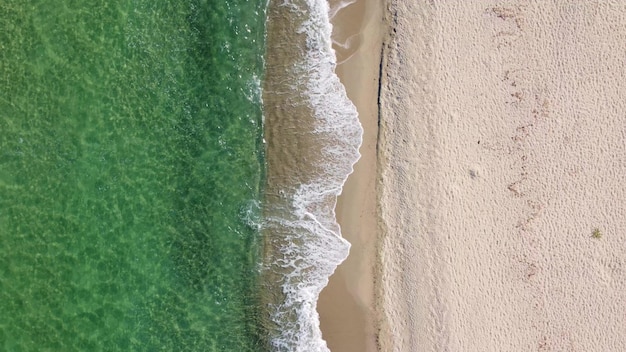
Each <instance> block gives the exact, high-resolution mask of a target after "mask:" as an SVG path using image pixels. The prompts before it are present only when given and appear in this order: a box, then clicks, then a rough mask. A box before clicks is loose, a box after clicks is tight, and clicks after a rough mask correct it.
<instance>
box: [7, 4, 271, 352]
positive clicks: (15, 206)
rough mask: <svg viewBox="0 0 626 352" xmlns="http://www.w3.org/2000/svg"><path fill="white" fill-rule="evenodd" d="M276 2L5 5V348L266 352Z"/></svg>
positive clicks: (28, 349)
mask: <svg viewBox="0 0 626 352" xmlns="http://www.w3.org/2000/svg"><path fill="white" fill-rule="evenodd" d="M264 6H265V3H264V2H263V1H248V2H239V3H234V2H223V1H181V2H176V3H170V2H165V1H129V0H117V1H106V2H105V1H80V2H76V1H69V0H68V1H55V2H49V1H41V2H39V1H28V2H26V1H21V0H20V1H3V2H2V4H0V19H1V20H0V48H1V50H0V311H2V314H0V349H1V350H5V351H36V350H39V351H42V350H50V351H116V350H119V351H130V350H132V351H157V350H163V351H224V350H237V351H252V350H262V349H264V346H265V345H264V343H263V340H264V338H263V333H262V332H261V331H260V330H259V328H258V326H259V324H258V316H259V314H260V313H259V307H258V296H259V295H258V293H259V289H258V281H257V277H258V262H259V256H258V251H259V246H258V244H259V236H258V227H257V223H258V217H259V206H258V204H259V200H260V193H261V190H260V185H261V184H262V182H263V163H264V160H263V145H262V122H261V114H262V111H261V96H260V81H261V79H262V66H263V62H262V54H263V50H264V48H263V41H264V39H263V38H264V37H263V33H264V28H263V26H264V22H265V13H264Z"/></svg>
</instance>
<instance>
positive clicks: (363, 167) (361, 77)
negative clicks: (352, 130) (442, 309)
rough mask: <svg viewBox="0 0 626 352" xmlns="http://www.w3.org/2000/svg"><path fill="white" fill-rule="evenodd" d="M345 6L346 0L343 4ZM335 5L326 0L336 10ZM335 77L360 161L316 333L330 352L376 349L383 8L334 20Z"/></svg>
mask: <svg viewBox="0 0 626 352" xmlns="http://www.w3.org/2000/svg"><path fill="white" fill-rule="evenodd" d="M344 3H345V1H344ZM339 4H340V1H331V6H337V5H339ZM333 24H334V28H333V29H334V30H333V37H334V39H335V40H336V41H337V42H339V43H340V44H343V43H345V42H348V45H346V46H345V48H342V47H341V46H340V45H336V46H335V49H336V53H337V56H338V61H339V62H342V63H341V64H340V65H339V66H338V68H337V73H338V75H339V76H340V78H341V80H342V82H343V84H344V85H345V86H346V89H347V92H348V96H349V97H350V99H351V100H352V101H353V102H354V104H355V105H356V107H357V110H358V111H359V118H360V120H361V123H362V124H363V127H364V130H365V132H364V136H363V145H362V147H361V150H360V151H361V159H360V160H359V162H358V163H357V164H356V165H355V170H354V173H353V174H352V175H351V176H350V178H349V179H348V182H347V183H346V185H345V186H344V189H343V194H342V196H341V197H339V200H338V204H337V218H338V221H339V223H340V225H341V229H342V233H343V235H344V237H345V238H346V239H347V240H348V241H350V242H351V244H352V247H351V250H350V256H349V257H348V259H346V261H344V262H343V263H342V264H341V265H340V266H339V267H338V268H337V270H336V271H335V274H334V275H333V276H332V277H331V278H330V282H329V284H328V286H327V287H326V288H325V289H324V291H322V293H321V295H320V299H319V301H318V311H319V313H320V321H321V329H322V332H323V337H324V339H325V340H326V341H327V344H328V347H329V348H330V350H331V351H333V352H352V351H353V352H370V351H376V350H377V345H376V326H375V316H374V313H375V311H374V308H373V307H374V270H375V259H376V251H375V250H376V245H377V242H376V239H377V238H376V235H377V233H376V227H377V216H376V191H375V188H376V142H377V133H378V127H377V125H378V106H377V95H378V74H379V67H380V60H381V48H382V30H383V25H382V4H381V2H380V1H379V0H357V1H356V2H355V3H353V4H351V5H349V6H347V7H345V8H343V9H342V10H341V11H339V12H337V15H336V16H335V17H334V18H333Z"/></svg>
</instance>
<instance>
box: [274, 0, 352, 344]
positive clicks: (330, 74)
mask: <svg viewBox="0 0 626 352" xmlns="http://www.w3.org/2000/svg"><path fill="white" fill-rule="evenodd" d="M303 2H305V3H306V5H305V6H302V5H296V4H295V3H294V2H289V1H285V2H284V3H283V5H285V6H289V7H290V9H291V10H292V11H293V12H294V13H299V14H302V13H305V14H306V15H307V17H308V19H307V20H306V21H305V22H304V24H303V25H302V27H301V29H300V33H303V34H305V35H306V41H307V45H306V48H307V55H306V57H305V58H304V59H303V61H302V62H301V63H300V65H299V67H300V69H301V71H302V72H305V73H306V75H307V80H306V82H307V83H306V92H305V94H306V96H307V97H308V99H309V104H310V106H311V107H312V108H313V111H314V114H315V118H316V122H317V123H316V126H315V130H314V131H313V133H314V134H315V136H316V138H318V139H319V143H321V144H322V145H324V148H323V149H322V156H323V158H322V159H323V160H324V162H325V164H324V167H323V171H322V172H320V173H319V174H318V175H315V176H316V177H315V178H314V180H313V181H311V182H310V183H308V184H304V185H299V186H297V188H295V189H293V190H283V192H281V195H282V196H283V197H286V198H287V199H290V200H291V206H290V211H291V215H292V217H290V218H280V219H276V218H273V219H272V218H270V219H265V221H266V222H265V224H264V226H268V227H276V228H278V227H280V228H282V229H285V228H287V229H289V231H288V234H287V235H286V236H287V237H288V238H287V239H286V241H284V242H285V243H287V244H285V245H284V246H283V247H282V248H281V249H280V251H281V255H282V256H281V257H280V259H278V260H277V261H276V262H275V263H272V264H271V265H273V266H276V267H279V268H280V270H278V272H280V273H281V275H284V280H283V281H282V291H283V294H284V295H285V297H286V299H285V301H284V302H282V304H279V305H277V306H273V307H270V308H271V310H272V321H273V323H274V324H276V325H277V326H278V329H277V331H278V332H277V333H276V334H275V335H274V336H271V343H272V347H273V349H274V350H276V351H289V352H328V351H329V350H328V348H327V346H326V342H325V341H324V340H323V339H322V333H321V331H320V328H319V316H318V313H317V310H316V306H317V300H318V297H319V294H320V292H321V290H322V289H323V288H324V287H325V286H326V285H327V283H328V278H329V277H330V275H331V274H332V273H333V272H334V271H335V269H336V267H337V265H339V264H340V263H341V262H342V261H343V260H345V258H346V257H347V255H348V252H349V248H350V244H349V243H348V242H347V241H346V240H345V239H343V238H342V237H341V232H340V228H339V225H338V224H337V221H336V217H335V209H334V208H335V205H336V197H337V196H338V195H339V194H340V193H341V190H342V188H343V185H344V183H345V181H346V179H347V177H348V175H349V174H350V173H352V171H353V166H354V164H355V163H356V161H357V160H358V159H359V157H360V154H359V151H358V149H359V147H360V146H361V143H362V134H363V130H362V127H361V124H360V122H359V119H358V113H357V111H356V108H355V106H354V105H353V104H352V102H351V101H350V100H349V99H348V97H347V95H346V92H345V88H344V86H343V85H342V84H341V82H340V81H339V78H338V77H337V75H336V74H335V72H334V71H335V67H336V57H335V53H334V51H333V49H332V40H331V32H332V26H331V24H330V20H329V13H330V9H329V7H328V3H327V1H326V0H304V1H303ZM352 2H353V1H352ZM352 2H349V1H347V2H342V3H341V4H340V5H339V6H343V7H345V6H348V5H349V4H350V3H352ZM337 10H338V9H337V8H335V9H334V12H333V14H334V13H336V11H337ZM320 166H321V165H320ZM268 269H269V270H272V268H268Z"/></svg>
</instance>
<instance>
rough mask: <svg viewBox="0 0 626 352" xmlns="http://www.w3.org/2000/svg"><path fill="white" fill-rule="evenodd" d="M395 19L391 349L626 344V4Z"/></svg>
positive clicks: (426, 11) (395, 4) (398, 4)
mask: <svg viewBox="0 0 626 352" xmlns="http://www.w3.org/2000/svg"><path fill="white" fill-rule="evenodd" d="M388 20H389V22H390V24H391V25H392V27H394V28H395V33H393V32H392V34H391V35H390V37H389V38H387V40H386V44H387V46H386V48H385V51H386V60H385V62H384V70H383V72H384V75H383V91H382V105H381V108H382V125H381V141H380V144H379V146H380V148H381V149H380V158H381V160H380V162H381V165H382V168H381V169H380V173H381V176H382V186H381V189H382V193H381V195H380V197H381V199H380V201H381V203H380V206H381V210H382V224H383V227H384V231H383V232H382V233H381V237H382V240H381V241H382V252H381V253H380V255H381V259H382V267H381V273H382V278H381V280H382V281H381V282H380V293H381V297H380V300H379V302H380V307H379V308H380V311H381V312H382V314H383V316H384V319H383V321H382V325H381V331H380V336H379V340H380V344H381V350H382V351H459V352H470V351H480V352H484V351H586V352H589V351H626V271H625V270H626V203H625V199H626V186H625V185H624V182H625V180H626V65H625V62H626V1H613V2H609V1H602V2H599V1H582V0H580V1H462V0H458V1H452V0H450V1H425V0H413V1H406V0H393V1H391V5H390V11H389V13H388ZM595 228H598V229H599V230H600V232H601V233H602V237H601V238H598V239H597V238H592V232H593V230H594V229H595ZM334 352H337V351H334Z"/></svg>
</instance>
